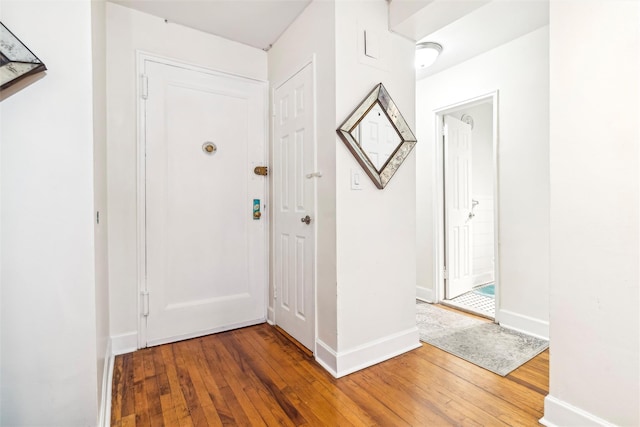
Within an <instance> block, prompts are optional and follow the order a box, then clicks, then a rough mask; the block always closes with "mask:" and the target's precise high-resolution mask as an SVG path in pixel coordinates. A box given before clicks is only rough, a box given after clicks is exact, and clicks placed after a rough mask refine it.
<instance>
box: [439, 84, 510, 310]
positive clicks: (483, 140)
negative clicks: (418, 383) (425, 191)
mask: <svg viewBox="0 0 640 427" xmlns="http://www.w3.org/2000/svg"><path fill="white" fill-rule="evenodd" d="M496 107H497V93H494V94H491V95H488V96H485V97H480V98H476V99H473V100H470V101H466V102H463V103H460V104H457V105H455V106H453V107H448V108H446V109H443V110H441V111H438V112H437V113H436V114H437V120H438V125H439V126H438V128H439V135H441V137H440V138H438V141H439V145H441V147H439V148H440V149H439V150H438V163H439V164H440V165H441V171H442V173H441V174H439V178H440V180H441V187H440V188H442V197H441V200H440V203H439V207H440V208H441V211H440V212H442V223H441V226H440V227H438V228H439V233H438V234H440V235H441V236H442V245H441V248H439V251H441V252H440V255H441V256H440V257H439V259H440V260H442V261H441V262H442V264H441V270H442V275H441V281H440V283H439V292H438V295H439V296H440V298H439V299H440V302H441V303H443V304H447V305H450V306H453V307H455V308H459V309H462V310H465V311H469V312H472V313H474V314H478V315H481V316H484V317H487V318H491V319H494V320H495V319H496V307H497V303H498V301H497V296H498V295H499V293H498V289H499V284H498V249H499V248H498V215H497V213H498V211H497V206H498V198H497V194H498V193H497V155H496V153H497V141H498V138H497V117H496V114H497V108H496ZM496 321H497V320H496Z"/></svg>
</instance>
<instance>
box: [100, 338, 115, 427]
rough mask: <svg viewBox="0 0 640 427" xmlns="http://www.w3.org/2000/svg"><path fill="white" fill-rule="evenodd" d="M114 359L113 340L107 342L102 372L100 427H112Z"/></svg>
mask: <svg viewBox="0 0 640 427" xmlns="http://www.w3.org/2000/svg"><path fill="white" fill-rule="evenodd" d="M113 359H114V356H113V355H112V353H111V338H109V339H108V340H107V349H106V351H105V354H104V369H103V370H102V398H101V399H100V407H99V408H98V410H99V411H100V412H99V413H98V416H99V418H98V426H99V427H108V426H110V425H111V391H112V381H113Z"/></svg>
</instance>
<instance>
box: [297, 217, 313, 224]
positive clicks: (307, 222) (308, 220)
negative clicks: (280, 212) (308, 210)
mask: <svg viewBox="0 0 640 427" xmlns="http://www.w3.org/2000/svg"><path fill="white" fill-rule="evenodd" d="M300 222H304V223H305V224H307V225H309V224H310V223H311V217H310V216H309V215H307V216H305V217H304V218H300Z"/></svg>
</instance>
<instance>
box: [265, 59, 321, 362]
mask: <svg viewBox="0 0 640 427" xmlns="http://www.w3.org/2000/svg"><path fill="white" fill-rule="evenodd" d="M316 62H317V60H316V54H315V53H314V54H312V55H311V56H309V57H308V58H307V59H306V60H304V61H302V62H301V63H300V64H299V65H297V66H294V67H292V69H293V70H295V71H293V72H291V73H289V74H287V77H285V78H283V79H281V80H280V81H278V82H277V83H276V84H273V85H271V93H270V95H271V98H270V101H269V102H270V105H271V108H272V110H271V117H270V119H271V120H270V147H269V157H270V162H269V170H274V169H273V165H274V162H275V161H276V160H275V155H274V150H275V120H276V117H277V116H276V107H275V101H274V100H275V94H276V90H277V89H278V88H280V87H281V86H282V85H284V84H285V83H286V82H288V81H289V80H291V79H292V78H293V77H295V76H296V75H297V74H298V73H300V72H301V71H302V70H304V69H305V68H306V67H307V66H310V67H311V74H312V77H311V80H312V88H311V89H312V99H311V102H313V105H314V108H313V138H311V141H312V143H313V148H312V152H313V165H314V169H315V170H316V171H318V108H317V107H318V105H317V69H316V68H317V64H316ZM320 177H321V175H320V176H318V177H316V178H315V179H318V178H320ZM273 186H274V180H273V179H271V180H270V182H269V190H270V191H271V192H272V193H271V194H273V192H275V189H274V188H273ZM268 210H269V213H270V214H271V215H273V221H271V223H270V227H269V230H270V233H271V236H275V232H276V230H275V224H276V216H277V212H276V210H275V209H274V207H273V204H269V209H268ZM311 217H312V218H313V221H312V222H311V225H312V227H313V228H312V230H313V274H312V277H313V283H312V286H313V292H312V294H313V335H314V336H313V348H312V349H311V351H312V352H313V354H316V349H317V341H318V304H317V301H318V294H317V292H318V291H317V289H318V288H317V286H316V284H317V283H318V221H317V218H318V184H317V183H316V184H315V185H314V186H313V213H312V214H311ZM275 245H276V239H271V242H270V254H275V253H276V247H275ZM269 266H270V268H271V271H270V273H269V294H268V295H267V322H268V323H269V324H270V325H277V324H278V322H277V319H276V307H275V304H276V301H275V298H273V296H274V293H275V294H277V290H276V276H275V274H276V269H275V266H274V260H272V259H271V257H270V258H269ZM272 301H273V305H271V302H272ZM285 332H286V331H285Z"/></svg>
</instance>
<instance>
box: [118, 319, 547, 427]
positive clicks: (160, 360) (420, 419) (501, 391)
mask: <svg viewBox="0 0 640 427" xmlns="http://www.w3.org/2000/svg"><path fill="white" fill-rule="evenodd" d="M548 372H549V353H548V350H547V351H545V352H544V353H542V354H540V355H539V356H537V357H536V358H534V359H533V360H531V361H530V362H528V363H527V364H525V365H523V366H522V367H520V368H518V369H517V370H515V371H514V372H512V373H511V374H509V375H508V376H507V377H500V376H498V375H496V374H493V373H491V372H489V371H486V370H484V369H482V368H479V367H477V366H475V365H473V364H471V363H469V362H466V361H464V360H462V359H459V358H457V357H455V356H452V355H450V354H448V353H446V352H444V351H442V350H439V349H437V348H435V347H432V346H430V345H428V344H423V345H422V347H421V348H419V349H416V350H413V351H411V352H409V353H405V354H403V355H401V356H398V357H396V358H394V359H391V360H389V361H386V362H383V363H380V364H378V365H375V366H373V367H371V368H368V369H365V370H362V371H359V372H356V373H354V374H351V375H348V376H346V377H343V378H340V379H335V378H333V377H332V376H331V375H329V374H328V373H327V372H326V371H325V370H324V369H323V368H322V367H320V365H318V364H317V363H316V362H315V361H314V360H313V359H312V358H310V357H309V356H307V355H306V354H305V353H304V352H302V351H301V350H300V349H299V348H297V347H296V346H295V345H294V344H292V343H291V342H290V341H288V340H287V339H286V338H285V337H284V336H283V335H282V334H280V333H279V332H278V331H277V330H276V329H275V328H274V327H272V326H269V325H267V324H262V325H258V326H252V327H248V328H244V329H238V330H235V331H231V332H225V333H220V334H215V335H209V336H206V337H202V338H195V339H191V340H188V341H182V342H178V343H174V344H167V345H162V346H158V347H152V348H147V349H143V350H139V351H136V352H134V353H129V354H125V355H122V356H117V357H116V359H115V365H114V376H113V395H112V410H111V425H112V426H118V427H120V426H123V427H125V426H152V427H156V426H222V425H243V426H264V425H268V426H299V425H308V426H407V425H413V426H536V425H538V419H539V418H541V417H542V412H543V399H544V397H545V396H546V395H547V393H548V390H549V379H548V378H549V374H548Z"/></svg>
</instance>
